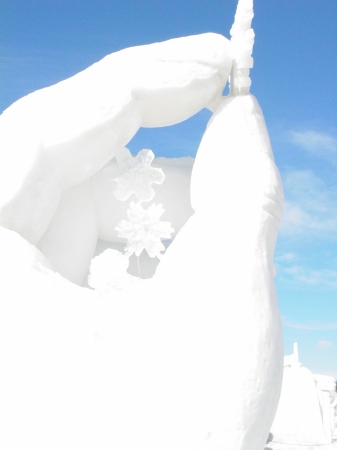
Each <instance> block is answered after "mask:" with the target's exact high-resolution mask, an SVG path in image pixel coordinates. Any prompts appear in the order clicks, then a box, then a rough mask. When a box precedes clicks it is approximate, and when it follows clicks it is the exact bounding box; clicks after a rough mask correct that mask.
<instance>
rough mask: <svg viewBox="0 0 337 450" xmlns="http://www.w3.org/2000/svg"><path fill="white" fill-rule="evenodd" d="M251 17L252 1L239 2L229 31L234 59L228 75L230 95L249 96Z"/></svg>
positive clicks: (252, 41)
mask: <svg viewBox="0 0 337 450" xmlns="http://www.w3.org/2000/svg"><path fill="white" fill-rule="evenodd" d="M253 17H254V12H253V0H239V1H238V5H237V8H236V13H235V19H234V23H233V26H232V28H231V31H230V35H231V37H232V39H231V42H232V45H233V58H234V60H233V67H232V72H231V75H230V93H231V94H232V95H246V94H249V88H250V85H251V79H250V77H249V69H251V68H252V67H253V58H252V53H253V45H254V36H255V35H254V31H253V29H252V28H251V23H252V19H253Z"/></svg>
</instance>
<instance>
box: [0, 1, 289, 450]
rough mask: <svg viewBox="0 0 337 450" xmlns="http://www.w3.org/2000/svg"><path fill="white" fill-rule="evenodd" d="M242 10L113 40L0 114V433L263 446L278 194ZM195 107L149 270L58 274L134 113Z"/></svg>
mask: <svg viewBox="0 0 337 450" xmlns="http://www.w3.org/2000/svg"><path fill="white" fill-rule="evenodd" d="M251 18H252V1H251V0H239V4H238V9H237V14H236V18H235V24H234V27H233V30H236V31H235V33H234V32H233V33H232V36H233V41H229V40H227V39H226V38H224V37H223V36H220V35H215V34H205V35H200V36H191V37H187V38H181V39H174V40H172V41H167V42H162V43H158V44H153V45H149V46H142V47H136V48H132V49H126V50H122V51H121V52H118V53H116V54H113V55H109V56H108V57H106V58H104V59H103V60H102V61H100V62H99V63H97V64H95V65H93V66H92V67H90V68H89V69H87V70H85V71H84V72H82V73H80V74H78V75H76V76H74V77H72V78H70V79H69V80H65V81H63V82H61V83H58V84H57V85H55V86H51V87H50V88H47V89H43V90H41V91H38V92H36V93H33V94H31V95H29V96H27V97H25V98H24V99H22V100H20V101H18V102H17V103H15V104H14V105H12V106H11V107H10V108H8V110H7V111H5V112H4V113H3V114H2V116H1V117H0V148H1V149H5V150H2V154H1V158H2V161H1V164H0V170H1V174H0V183H2V186H1V189H0V192H1V197H0V224H1V225H2V226H1V227H0V245H1V248H2V252H1V257H0V263H1V269H2V274H3V281H2V286H1V290H2V292H3V293H4V294H3V295H2V296H1V302H0V308H1V310H0V333H1V335H0V343H1V346H0V359H1V361H2V367H4V368H5V369H4V370H1V371H0V389H1V392H0V397H1V402H0V412H1V415H2V418H1V427H2V428H1V433H0V447H1V448H6V449H10V448H12V449H18V448H34V449H36V450H45V449H46V448H50V446H54V447H55V448H60V449H61V448H62V449H69V450H70V449H75V448H81V449H90V450H93V449H101V450H105V449H111V448H115V449H119V450H130V449H134V448H138V447H141V448H147V449H148V450H158V449H161V450H166V449H167V450H168V449H170V450H172V449H177V450H196V449H200V450H206V449H208V450H214V449H217V448H228V449H235V450H260V449H261V448H263V445H264V443H265V442H266V439H267V436H268V432H269V429H270V426H271V422H272V420H273V416H274V414H275V411H276V406H277V402H278V397H279V391H280V387H281V377H282V355H283V351H282V339H281V323H280V317H279V311H278V305H277V298H276V293H275V287H274V281H273V272H274V270H273V252H274V246H275V241H276V237H277V232H278V227H279V221H280V215H281V209H282V201H283V195H282V185H281V180H280V177H279V174H278V171H277V168H276V166H275V163H274V160H273V155H272V151H271V147H270V142H269V137H268V132H267V129H266V126H265V122H264V119H263V115H262V111H261V109H260V107H259V105H258V103H257V100H256V99H255V98H254V97H253V96H251V95H250V94H249V86H248V85H249V82H248V77H249V68H250V67H251V59H250V57H248V56H247V55H248V50H247V48H248V47H249V46H251V45H252V36H253V34H252V31H251V30H250V25H251ZM240 33H241V35H242V39H241V38H240ZM249 48H250V47H249ZM246 62H247V63H246ZM230 74H231V86H232V88H231V94H230V95H229V96H228V97H225V98H222V92H223V89H224V87H225V84H226V82H227V80H228V78H229V76H230ZM204 107H209V108H210V109H212V110H214V115H213V117H212V119H211V121H210V122H209V124H208V127H207V130H206V132H205V134H204V136H203V139H202V142H201V144H200V147H199V150H198V155H197V158H196V161H195V166H194V168H193V173H192V179H191V196H192V204H193V208H194V210H195V213H194V215H192V216H191V217H190V219H189V220H188V221H187V223H186V225H185V226H183V227H182V229H181V230H180V233H179V234H177V236H176V238H175V240H174V241H173V243H172V245H171V246H170V247H169V249H168V251H167V252H166V254H165V257H163V258H162V261H161V263H160V266H159V269H158V272H157V274H156V276H155V277H154V278H153V279H151V280H147V281H144V282H138V283H135V284H134V285H133V286H130V287H129V288H128V289H119V287H120V284H119V281H120V280H119V281H118V280H116V278H115V279H113V280H112V281H111V284H112V285H113V284H115V288H114V289H111V292H110V291H109V294H107V295H104V294H103V295H102V296H98V295H97V293H96V292H93V291H90V290H89V289H83V288H80V287H79V286H76V285H75V284H73V283H70V282H69V281H67V280H66V278H65V277H67V278H68V280H69V279H70V280H79V279H80V278H81V277H82V276H83V273H85V270H87V267H88V266H89V263H90V259H91V258H92V255H93V254H94V251H95V245H96V243H97V239H98V237H100V238H102V236H103V234H104V233H106V235H109V233H110V231H106V230H107V229H109V230H111V229H112V230H113V231H112V232H111V233H116V230H114V227H110V223H111V222H110V216H109V218H108V219H109V220H108V219H107V218H106V217H105V216H104V214H103V213H102V204H103V205H105V203H104V202H105V200H102V199H101V198H100V197H101V196H102V195H103V196H107V195H111V193H112V191H113V189H114V188H115V187H116V184H115V181H114V180H111V179H110V175H111V173H112V172H114V171H115V173H117V172H116V170H117V171H118V169H116V166H113V164H114V163H113V162H111V160H112V158H113V157H114V156H116V155H117V156H118V152H119V150H120V149H121V148H123V147H124V146H125V145H126V144H127V143H128V141H129V140H130V139H131V137H132V136H133V135H134V134H135V133H136V132H137V130H138V128H139V127H140V126H147V127H155V126H164V125H170V124H173V123H177V122H179V121H182V120H185V119H187V118H188V117H190V116H192V115H193V114H195V113H196V112H197V111H199V110H200V109H202V108H204ZM18 161H20V162H21V164H20V166H18V163H17V162H18ZM167 165H168V166H169V163H167ZM172 172H174V169H172ZM7 174H9V177H8V176H7ZM110 182H111V183H112V184H109V183H110ZM113 183H114V184H113ZM109 186H110V187H112V189H106V188H107V187H109ZM3 187H5V189H2V188H3ZM156 187H157V186H156ZM158 187H160V185H159V186H158ZM98 194H99V195H98ZM184 195H185V194H184ZM167 198H170V195H169V194H168V195H167ZM116 202H118V201H117V200H116ZM165 206H166V205H165ZM98 211H99V212H98ZM118 214H119V216H118ZM123 215H124V212H123V211H122V209H121V210H118V207H117V208H116V217H115V219H116V224H117V223H118V222H119V221H120V220H122V219H123ZM98 216H100V217H99V220H97V217H98ZM111 221H113V219H111ZM107 223H108V225H106V224H107ZM174 227H175V226H174ZM175 228H176V227H175ZM102 230H103V231H104V233H103V231H102ZM109 236H110V235H109ZM134 248H135V249H136V245H135V247H134ZM38 249H40V250H41V251H39V250H38ZM137 251H138V250H137ZM156 251H157V250H156ZM109 253H110V256H109ZM109 253H108V256H109V257H111V259H112V260H115V262H116V258H115V256H116V254H115V256H114V255H113V254H111V252H109ZM14 255H15V256H14ZM16 255H19V256H16ZM220 255H221V257H220ZM117 256H118V255H117ZM62 257H65V259H66V261H67V264H65V263H64V262H62ZM117 259H118V258H117ZM48 260H50V261H51V263H52V264H54V265H55V267H57V269H58V271H59V272H61V274H62V275H63V277H62V276H61V275H59V274H58V273H56V272H54V271H53V270H52V264H51V263H50V262H49V261H48ZM63 261H64V259H63ZM123 261H124V262H121V263H120V265H121V266H122V265H123V264H125V260H123ZM96 262H97V261H96ZM78 265H82V266H81V267H80V269H79V270H78V272H76V273H74V272H73V267H77V266H78ZM61 269H62V270H61ZM94 272H95V268H93V272H92V276H93V280H92V281H91V282H93V283H94V284H97V283H98V284H99V283H100V281H99V277H98V279H97V278H96V281H95V276H94V275H93V274H94ZM117 278H118V277H117ZM76 282H78V281H76ZM122 282H123V283H124V281H123V280H122ZM4 343H8V344H6V345H4ZM233 361H235V367H233V364H232V363H233ZM18 429H19V430H20V433H18V432H17V430H18ZM51 439H52V444H51Z"/></svg>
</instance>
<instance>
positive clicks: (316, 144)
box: [289, 130, 337, 157]
mask: <svg viewBox="0 0 337 450" xmlns="http://www.w3.org/2000/svg"><path fill="white" fill-rule="evenodd" d="M289 136H290V141H291V142H292V143H293V144H295V145H297V146H299V147H301V148H302V149H304V150H306V151H308V152H310V153H314V154H315V155H317V156H324V157H325V156H328V155H330V156H337V138H336V137H335V136H333V135H332V134H330V133H326V132H322V131H316V130H304V131H291V132H290V133H289Z"/></svg>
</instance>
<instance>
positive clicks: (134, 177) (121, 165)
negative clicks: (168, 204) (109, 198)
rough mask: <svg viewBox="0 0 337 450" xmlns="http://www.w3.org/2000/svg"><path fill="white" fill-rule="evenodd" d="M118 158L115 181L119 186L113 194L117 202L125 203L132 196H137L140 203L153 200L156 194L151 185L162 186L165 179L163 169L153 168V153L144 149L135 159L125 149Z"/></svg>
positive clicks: (118, 154) (119, 153)
mask: <svg viewBox="0 0 337 450" xmlns="http://www.w3.org/2000/svg"><path fill="white" fill-rule="evenodd" d="M116 158H117V162H118V173H117V176H116V178H115V181H117V183H118V184H117V186H116V188H115V189H114V191H113V192H114V195H115V197H116V198H117V200H122V201H125V200H127V199H128V198H129V197H130V195H132V194H136V196H137V199H138V201H139V202H149V201H150V200H152V199H153V197H154V194H155V192H154V190H153V188H152V187H151V184H152V183H157V184H161V183H162V182H163V181H164V179H165V175H164V173H163V171H162V170H161V169H157V168H155V167H151V163H152V161H153V159H154V154H153V152H152V151H151V150H147V149H143V150H141V151H140V152H139V153H138V154H137V155H136V156H135V157H133V156H132V155H131V153H130V151H129V150H128V149H127V148H123V149H121V150H120V151H119V152H118V153H117V155H116Z"/></svg>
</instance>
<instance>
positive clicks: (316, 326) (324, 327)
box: [282, 317, 337, 342]
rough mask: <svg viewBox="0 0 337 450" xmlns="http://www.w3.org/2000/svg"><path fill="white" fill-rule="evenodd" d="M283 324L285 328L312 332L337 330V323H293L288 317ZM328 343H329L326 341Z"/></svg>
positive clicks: (283, 320)
mask: <svg viewBox="0 0 337 450" xmlns="http://www.w3.org/2000/svg"><path fill="white" fill-rule="evenodd" d="M282 323H283V325H284V326H285V327H288V328H296V329H297V330H310V331H331V330H337V322H330V323H325V322H324V323H322V322H307V323H303V322H293V321H291V320H289V319H287V317H282ZM325 342H328V341H325Z"/></svg>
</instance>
